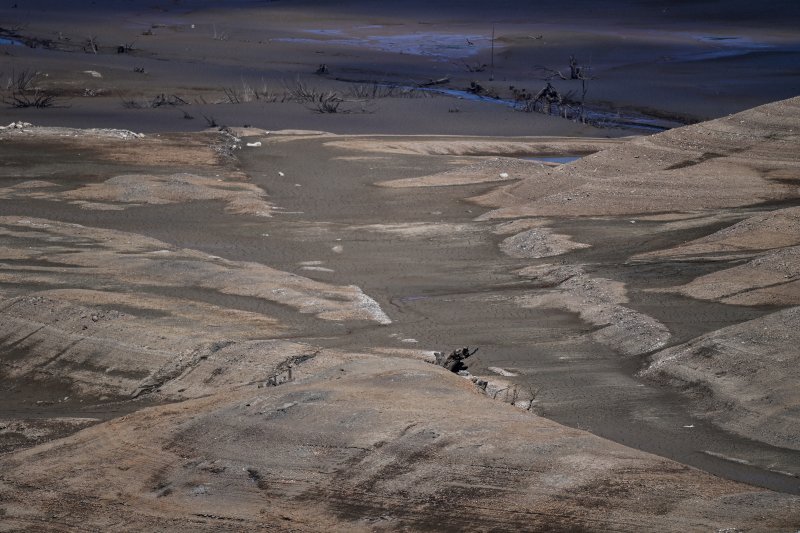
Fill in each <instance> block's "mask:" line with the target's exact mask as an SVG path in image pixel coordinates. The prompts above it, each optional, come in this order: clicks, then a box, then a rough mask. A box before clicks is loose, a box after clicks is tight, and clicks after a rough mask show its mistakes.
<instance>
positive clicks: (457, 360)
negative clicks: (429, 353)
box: [434, 346, 478, 374]
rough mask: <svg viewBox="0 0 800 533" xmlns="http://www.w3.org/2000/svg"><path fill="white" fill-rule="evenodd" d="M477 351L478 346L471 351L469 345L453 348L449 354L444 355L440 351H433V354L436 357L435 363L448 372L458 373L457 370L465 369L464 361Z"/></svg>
mask: <svg viewBox="0 0 800 533" xmlns="http://www.w3.org/2000/svg"><path fill="white" fill-rule="evenodd" d="M477 351H478V348H475V349H474V350H473V351H471V352H470V350H469V347H468V346H465V347H464V348H461V349H460V350H453V351H452V352H450V355H448V356H446V357H445V355H444V353H442V352H435V353H434V355H435V357H436V364H437V365H439V366H441V367H444V368H446V369H447V370H449V371H450V372H453V373H455V374H458V372H459V370H466V369H467V365H465V364H464V361H465V360H466V359H467V358H469V357H472V356H473V355H475V352H477Z"/></svg>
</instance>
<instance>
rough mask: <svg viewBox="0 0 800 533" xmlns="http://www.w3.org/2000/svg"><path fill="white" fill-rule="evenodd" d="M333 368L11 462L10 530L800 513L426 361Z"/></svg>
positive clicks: (305, 527)
mask: <svg viewBox="0 0 800 533" xmlns="http://www.w3.org/2000/svg"><path fill="white" fill-rule="evenodd" d="M320 357H321V358H322V359H323V364H322V366H321V367H320V368H318V369H317V372H316V375H315V377H314V378H312V379H309V380H303V381H301V382H296V383H291V384H287V385H282V386H280V387H273V388H262V389H259V388H257V387H256V385H250V386H247V387H238V388H236V389H225V390H224V391H220V393H218V394H214V395H211V396H208V397H205V398H202V399H198V400H193V401H189V402H184V403H179V404H173V405H170V406H165V407H161V408H154V409H148V410H144V411H141V412H139V413H136V414H133V415H130V416H127V417H123V418H122V419H119V420H116V421H113V422H109V423H107V424H104V425H100V426H95V427H93V428H91V429H88V430H85V431H83V432H81V433H79V434H77V435H75V436H73V437H71V438H68V439H65V440H62V441H56V442H53V443H51V444H46V445H43V446H40V447H38V448H34V449H32V450H29V451H26V452H21V453H18V454H15V455H12V456H7V457H5V458H3V459H0V464H2V467H3V469H2V470H3V474H2V478H0V494H2V496H3V500H4V502H5V503H4V508H5V510H6V518H5V520H4V521H3V523H4V524H5V526H0V527H2V528H4V529H9V528H12V529H13V528H27V527H32V526H33V525H34V524H36V523H37V522H38V521H39V520H40V518H39V517H41V516H42V515H43V514H44V513H47V516H48V520H49V521H50V523H51V524H60V526H59V527H63V528H71V527H78V526H80V527H89V528H101V529H119V528H123V529H128V528H135V529H154V528H160V527H167V528H169V529H171V530H174V531H190V530H192V531H197V530H209V531H210V530H218V529H219V528H221V527H224V528H231V529H234V530H252V529H260V530H270V531H275V530H293V531H319V530H320V529H326V530H333V531H344V530H349V531H352V530H356V531H374V530H397V529H403V528H409V529H413V530H442V529H463V528H467V529H471V528H472V527H474V526H475V524H476V523H479V524H481V527H486V528H499V529H514V530H529V531H532V530H541V529H543V528H547V529H551V530H574V529H592V530H598V529H603V530H608V529H613V530H616V531H641V530H642V529H659V530H662V531H663V530H669V531H685V530H692V529H706V528H709V527H714V528H720V527H737V528H747V529H749V528H756V529H762V528H766V529H773V528H781V527H784V526H788V525H789V524H791V523H792V521H793V520H794V519H795V518H796V517H797V513H798V512H800V509H798V507H797V506H798V502H797V499H796V498H794V497H789V496H782V495H775V494H768V493H764V492H758V491H753V490H752V489H750V488H746V487H744V486H742V485H737V484H735V483H730V482H722V481H719V480H717V479H714V478H712V477H710V476H708V475H706V474H703V473H700V472H698V471H696V470H692V469H689V468H686V467H684V466H681V465H678V464H676V463H672V462H669V461H665V460H661V459H658V458H655V457H653V456H649V455H646V454H642V453H639V452H635V451H632V450H630V449H626V448H624V447H621V446H618V445H613V444H609V443H608V442H606V441H602V440H601V439H598V438H596V437H593V436H591V435H589V434H587V433H584V432H580V431H575V430H570V429H566V428H564V427H562V426H559V425H557V424H554V423H552V422H549V421H547V420H544V419H542V418H538V417H535V416H533V415H531V414H529V413H525V412H521V411H519V410H517V409H515V408H513V407H510V406H502V405H497V404H495V403H493V402H491V401H488V400H486V399H485V398H484V397H482V396H481V395H479V394H478V393H477V392H476V391H475V390H474V389H473V388H472V387H471V384H469V383H468V382H467V381H465V380H463V379H461V378H458V377H456V376H453V375H452V374H448V373H447V372H445V371H443V370H441V369H438V370H437V369H436V368H435V367H432V366H431V365H429V364H426V363H421V362H417V363H415V362H411V361H408V360H394V361H392V362H391V364H388V363H389V361H388V360H386V359H382V358H370V359H363V358H357V359H355V360H351V361H342V360H341V359H339V358H337V357H335V356H328V355H327V354H323V355H322V356H320ZM449 406H458V407H457V408H455V409H453V408H450V407H449ZM65 458H69V459H68V460H65ZM54 479H59V480H61V481H60V482H59V486H58V487H57V488H56V487H53V488H48V487H49V486H50V485H51V483H52V481H53V480H54ZM120 480H124V483H120ZM54 489H55V490H54ZM445 509H446V512H445V511H444V510H445Z"/></svg>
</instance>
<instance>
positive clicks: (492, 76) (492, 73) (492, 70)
mask: <svg viewBox="0 0 800 533" xmlns="http://www.w3.org/2000/svg"><path fill="white" fill-rule="evenodd" d="M494 27H495V25H494V24H492V67H491V79H494Z"/></svg>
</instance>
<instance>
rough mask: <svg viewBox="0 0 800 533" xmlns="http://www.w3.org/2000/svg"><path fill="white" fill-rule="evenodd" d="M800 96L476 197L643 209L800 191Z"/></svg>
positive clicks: (529, 204) (521, 210) (505, 208)
mask: <svg viewBox="0 0 800 533" xmlns="http://www.w3.org/2000/svg"><path fill="white" fill-rule="evenodd" d="M798 121H800V98H793V99H790V100H785V101H782V102H778V103H775V104H768V105H765V106H762V107H758V108H755V109H752V110H748V111H744V112H742V113H739V114H736V115H732V116H730V117H725V118H722V119H718V120H713V121H710V122H704V123H702V124H697V125H694V126H688V127H685V128H680V129H676V130H671V131H668V132H665V133H662V134H658V135H654V136H650V137H645V138H640V139H637V140H634V141H632V142H630V143H626V144H624V145H622V146H619V147H616V148H611V149H608V150H604V151H602V152H600V153H597V154H594V155H591V156H588V157H585V158H583V159H581V160H580V161H576V162H575V163H573V164H570V165H566V166H563V167H559V168H556V169H542V170H539V171H537V172H533V173H531V175H530V176H529V177H528V178H526V179H525V180H523V181H522V182H520V183H517V184H513V185H508V186H506V187H502V188H500V189H497V190H494V191H492V192H490V193H488V194H486V195H483V196H480V197H478V198H476V199H475V201H476V202H478V203H480V204H481V205H486V206H490V207H494V208H496V209H495V210H494V211H491V212H490V213H489V214H487V215H485V216H484V218H510V217H520V216H549V215H573V216H591V215H640V214H651V213H665V212H676V211H677V212H690V211H695V210H710V209H722V208H731V207H737V206H743V205H751V204H754V203H758V202H759V201H761V202H766V201H771V200H780V199H783V198H786V197H793V196H796V195H797V194H798V184H797V181H796V179H795V178H793V176H794V175H795V174H796V172H797V170H798V168H799V167H800V159H798V153H799V152H798V150H797V147H798V143H800V131H798V128H797V123H798Z"/></svg>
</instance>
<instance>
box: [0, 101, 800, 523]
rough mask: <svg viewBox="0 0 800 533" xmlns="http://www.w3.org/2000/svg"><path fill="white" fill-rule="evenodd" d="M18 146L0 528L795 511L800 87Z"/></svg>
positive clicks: (3, 342) (6, 263)
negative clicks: (553, 129) (519, 119)
mask: <svg viewBox="0 0 800 533" xmlns="http://www.w3.org/2000/svg"><path fill="white" fill-rule="evenodd" d="M248 143H249V144H256V143H260V145H258V146H247V145H248ZM0 154H2V161H3V165H2V168H1V169H0V214H2V216H0V297H1V298H2V301H1V302H0V373H1V374H2V378H3V379H2V394H0V452H2V453H1V454H0V530H1V531H22V530H26V531H31V530H51V531H59V530H63V531H67V530H69V531H75V530H91V531H97V530H131V531H134V530H135V531H145V530H147V531H154V530H169V531H204V530H209V531H210V530H215V531H216V530H238V531H244V530H247V531H252V530H259V529H261V530H269V531H284V530H285V531H321V530H330V531H339V530H348V531H375V530H436V531H442V530H471V531H514V530H533V531H541V530H553V531H560V530H563V531H566V530H570V531H574V530H603V531H642V530H659V531H693V530H700V531H709V530H714V531H795V530H796V529H797V528H798V527H800V496H799V495H800V435H799V434H798V431H797V428H798V421H799V420H798V418H800V392H798V388H797V383H798V382H799V381H800V375H799V373H800V370H798V368H800V365H798V363H799V362H800V350H798V345H800V333H798V332H800V178H799V177H798V176H800V99H798V98H795V99H791V100H785V101H781V102H777V103H774V104H769V105H765V106H762V107H758V108H755V109H752V110H749V111H745V112H742V113H739V114H736V115H732V116H728V117H725V118H722V119H717V120H713V121H710V122H704V123H700V124H696V125H693V126H686V127H682V128H678V129H675V130H671V131H668V132H665V133H661V134H658V135H653V136H649V137H637V138H626V139H615V140H608V139H598V140H593V139H568V138H534V137H531V138H497V139H487V138H469V137H433V138H430V137H414V136H405V137H403V136H337V135H332V134H326V133H323V132H312V131H277V132H266V131H261V130H255V129H247V130H235V129H234V130H228V131H208V132H204V133H197V134H161V135H155V134H152V135H146V136H141V135H137V134H133V133H131V132H126V131H119V130H71V129H63V128H37V127H33V126H28V125H17V126H15V127H10V128H5V129H3V131H2V132H0ZM587 154H589V155H587ZM545 155H551V156H552V155H561V156H576V157H578V156H580V158H579V159H577V160H576V161H574V162H571V163H568V164H563V165H553V164H548V163H542V162H537V161H532V160H530V159H525V158H535V157H537V156H545ZM523 156H524V158H523ZM465 345H469V346H473V347H479V351H478V352H477V353H476V355H475V356H473V358H471V359H469V360H468V363H469V372H470V373H471V374H472V375H473V376H478V377H480V378H481V379H483V380H485V381H487V382H488V386H486V390H483V389H482V388H479V387H478V386H476V384H475V383H474V380H472V379H465V377H462V376H459V375H456V374H453V373H451V372H448V371H446V370H445V369H443V368H440V367H438V366H435V365H433V364H431V361H432V359H433V355H432V352H433V350H442V351H449V350H452V349H454V348H458V347H461V346H465Z"/></svg>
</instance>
